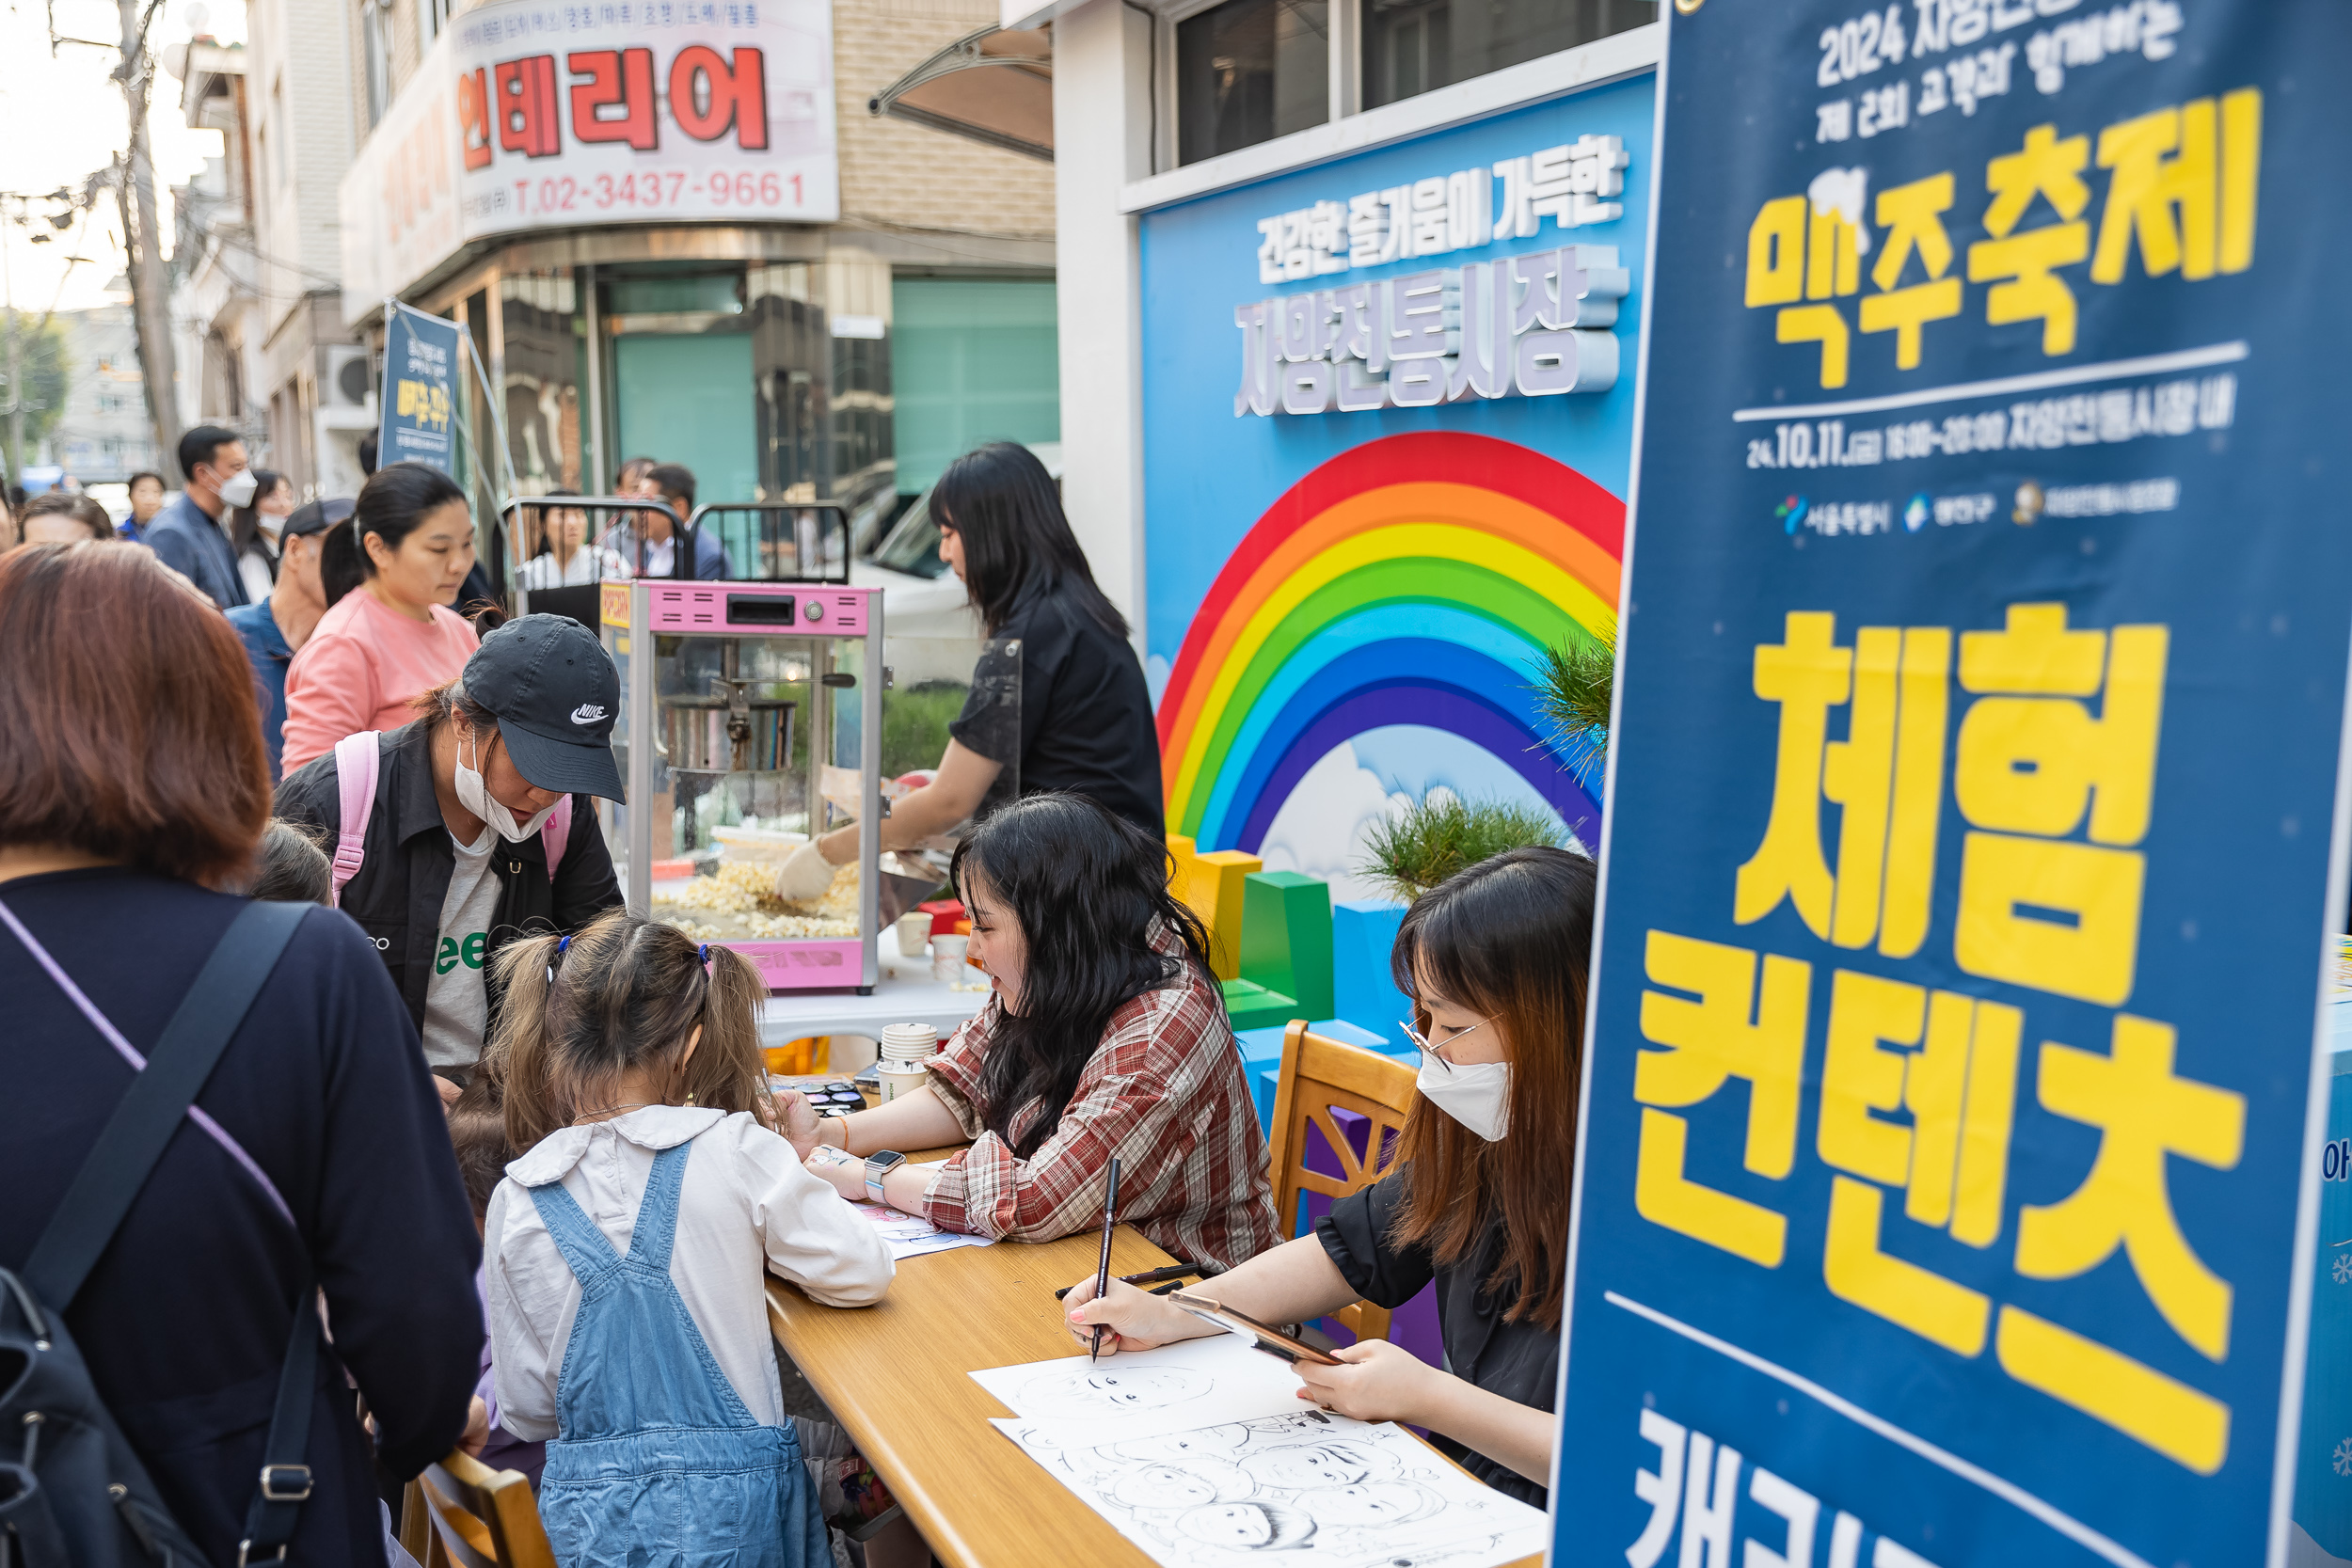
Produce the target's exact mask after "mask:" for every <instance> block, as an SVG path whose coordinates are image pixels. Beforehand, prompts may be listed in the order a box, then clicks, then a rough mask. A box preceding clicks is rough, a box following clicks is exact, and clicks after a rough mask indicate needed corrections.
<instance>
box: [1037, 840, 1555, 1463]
mask: <svg viewBox="0 0 2352 1568" xmlns="http://www.w3.org/2000/svg"><path fill="white" fill-rule="evenodd" d="M1593 890H1594V868H1593V863H1592V862H1591V861H1589V860H1587V859H1585V858H1584V857H1583V856H1581V855H1576V854H1570V853H1568V852H1567V851H1565V850H1562V849H1546V848H1530V849H1512V850H1508V851H1506V852H1504V853H1502V854H1500V855H1496V856H1494V857H1493V858H1492V859H1490V860H1485V861H1481V862H1479V863H1477V864H1476V865H1473V866H1470V867H1469V868H1468V869H1467V870H1464V871H1462V872H1460V873H1458V874H1457V875H1455V876H1454V877H1452V878H1450V879H1447V880H1446V881H1444V882H1442V883H1440V884H1439V885H1438V886H1437V887H1435V888H1433V889H1431V890H1430V891H1429V892H1427V893H1425V894H1423V895H1422V896H1421V897H1420V898H1419V899H1417V900H1416V901H1415V902H1414V904H1413V907H1412V910H1411V911H1410V912H1408V913H1407V914H1406V916H1405V923H1404V926H1403V927H1401V928H1400V929H1399V930H1398V932H1397V938H1396V946H1395V948H1394V950H1393V952H1392V953H1391V958H1390V966H1391V969H1392V970H1393V971H1394V972H1395V974H1396V981H1397V984H1398V986H1399V987H1401V988H1402V989H1403V990H1405V992H1406V994H1407V995H1409V996H1411V997H1412V998H1413V1002H1414V1015H1415V1016H1414V1019H1413V1022H1412V1023H1411V1024H1408V1025H1407V1027H1408V1029H1410V1030H1411V1032H1412V1035H1413V1040H1414V1043H1415V1044H1417V1045H1419V1046H1420V1047H1421V1049H1422V1069H1421V1079H1420V1088H1421V1095H1420V1098H1419V1099H1418V1100H1417V1101H1415V1102H1414V1105H1413V1109H1412V1112H1411V1115H1410V1116H1409V1117H1407V1118H1406V1124H1405V1134H1404V1137H1403V1139H1402V1140H1401V1141H1400V1143H1399V1145H1398V1148H1397V1154H1396V1162H1395V1164H1393V1165H1392V1166H1391V1168H1390V1170H1389V1173H1388V1174H1387V1175H1386V1176H1384V1177H1382V1178H1381V1179H1380V1180H1379V1181H1377V1182H1375V1184H1373V1185H1372V1186H1370V1187H1367V1188H1365V1189H1364V1190H1363V1191H1361V1192H1359V1193H1357V1194H1355V1195H1354V1196H1349V1197H1344V1198H1342V1199H1340V1200H1339V1201H1338V1202H1336V1203H1334V1204H1333V1205H1332V1206H1331V1212H1330V1213H1328V1214H1327V1215H1326V1216H1325V1217H1324V1218H1322V1219H1321V1220H1318V1221H1317V1222H1315V1228H1314V1233H1313V1234H1312V1235H1310V1236H1301V1237H1300V1238H1298V1239H1297V1240H1296V1241H1294V1242H1287V1243H1283V1244H1282V1245H1280V1246H1279V1247H1276V1248H1274V1249H1273V1250H1271V1251H1269V1252H1264V1253H1261V1254H1260V1255H1259V1256H1257V1257H1256V1258H1253V1259H1250V1260H1249V1261H1248V1262H1246V1263H1244V1264H1242V1265H1240V1266H1239V1267H1238V1268H1235V1269H1233V1270H1232V1272H1231V1273H1228V1274H1224V1275H1219V1276H1218V1277H1217V1279H1216V1290H1215V1294H1216V1297H1217V1299H1218V1300H1220V1301H1222V1302H1223V1303H1224V1304H1225V1305H1226V1306H1228V1307H1232V1308H1234V1309H1235V1310H1237V1311H1240V1312H1245V1313H1247V1314H1248V1315H1249V1316H1250V1317H1253V1318H1256V1319H1257V1320H1259V1321H1260V1322H1261V1323H1300V1322H1307V1321H1311V1320H1312V1319H1315V1318H1319V1317H1322V1316H1324V1315H1325V1314H1327V1313H1329V1312H1334V1311H1337V1310H1338V1309H1339V1308H1341V1307H1344V1306H1346V1305H1347V1304H1348V1303H1350V1302H1353V1301H1357V1300H1359V1299H1361V1300H1365V1301H1369V1302H1371V1303H1373V1304H1374V1305H1375V1306H1376V1307H1402V1306H1404V1305H1405V1303H1406V1302H1407V1301H1409V1300H1411V1299H1412V1297H1413V1296H1414V1295H1416V1294H1417V1293H1419V1291H1421V1289H1422V1287H1423V1286H1424V1285H1427V1284H1428V1283H1429V1282H1430V1281H1431V1280H1433V1279H1434V1280H1436V1281H1437V1286H1438V1323H1439V1324H1440V1326H1441V1329H1442V1332H1443V1336H1444V1341H1445V1358H1446V1364H1447V1366H1448V1367H1449V1368H1451V1369H1452V1370H1439V1369H1438V1368H1436V1367H1432V1366H1430V1365H1429V1364H1427V1363H1426V1362H1424V1361H1422V1360H1421V1359H1419V1358H1418V1357H1416V1356H1414V1355H1413V1354H1411V1353H1410V1352H1408V1351H1404V1350H1400V1349H1398V1348H1397V1347H1396V1346H1394V1345H1391V1344H1389V1343H1388V1342H1386V1341H1385V1340H1379V1339H1367V1340H1363V1341H1361V1342H1359V1343H1358V1344H1355V1345H1352V1346H1349V1347H1347V1348H1346V1349H1343V1350H1341V1351H1339V1352H1337V1353H1336V1354H1337V1355H1338V1356H1339V1358H1340V1360H1341V1362H1342V1363H1343V1365H1340V1366H1337V1367H1318V1366H1311V1365H1308V1364H1306V1363H1303V1362H1302V1363H1299V1364H1298V1366H1297V1367H1296V1369H1295V1370H1296V1371H1297V1372H1298V1375H1299V1379H1300V1381H1301V1382H1302V1383H1303V1384H1304V1385H1305V1386H1304V1387H1302V1388H1301V1389H1300V1390H1299V1398H1301V1399H1302V1400H1311V1401H1313V1402H1315V1403H1317V1404H1319V1405H1321V1406H1322V1407H1323V1408H1324V1409H1326V1410H1333V1411H1337V1412H1339V1413H1340V1414H1341V1415H1343V1416H1352V1417H1354V1418H1357V1419H1359V1420H1366V1421H1403V1422H1405V1423H1406V1424H1408V1425H1411V1426H1418V1427H1424V1428H1426V1429H1428V1430H1429V1431H1430V1432H1431V1433H1433V1434H1435V1435H1436V1436H1437V1438H1438V1448H1439V1449H1443V1450H1444V1451H1445V1452H1446V1453H1447V1454H1448V1455H1450V1456H1451V1457H1453V1458H1454V1459H1455V1460H1457V1461H1458V1462H1459V1463H1461V1464H1462V1465H1464V1466H1465V1467H1466V1468H1468V1469H1469V1470H1470V1473H1471V1474H1473V1475H1475V1476H1477V1477H1478V1478H1479V1479H1480V1480H1481V1481H1485V1482H1486V1484H1487V1485H1489V1486H1492V1487H1494V1488H1496V1489H1497V1490H1498V1491H1502V1492H1505V1493H1508V1494H1510V1495H1511V1496H1512V1497H1518V1498H1519V1499H1521V1500H1522V1501H1525V1502H1529V1503H1533V1504H1534V1506H1536V1507H1538V1508H1541V1507H1543V1506H1545V1503H1546V1497H1545V1488H1546V1485H1547V1484H1548V1482H1549V1479H1550V1475H1551V1445H1552V1433H1553V1431H1554V1429H1555V1426H1556V1422H1555V1421H1554V1418H1553V1416H1552V1403H1553V1399H1554V1396H1555V1391H1556V1389H1557V1386H1558V1382H1559V1370H1560V1365H1559V1355H1560V1313H1561V1307H1562V1303H1563V1297H1564V1294H1565V1284H1566V1262H1567V1238H1568V1185H1569V1173H1570V1171H1571V1169H1572V1168H1573V1164H1574V1159H1575V1153H1576V1110H1577V1083H1578V1073H1579V1070H1580V1068H1581V1059H1582V1050H1583V1041H1584V999H1585V992H1586V987H1587V976H1588V973H1589V969H1590V965H1591V960H1592V947H1593ZM1093 1296H1094V1281H1093V1278H1092V1276H1090V1275H1089V1277H1088V1278H1086V1279H1084V1280H1082V1281H1080V1282H1079V1283H1078V1284H1077V1285H1076V1286H1075V1287H1074V1288H1073V1290H1072V1291H1071V1292H1070V1294H1069V1297H1068V1299H1067V1300H1065V1301H1064V1303H1063V1306H1064V1307H1066V1308H1067V1309H1068V1310H1069V1315H1070V1316H1069V1321H1070V1325H1071V1330H1072V1332H1073V1334H1074V1335H1075V1336H1076V1337H1077V1338H1078V1340H1079V1342H1080V1343H1081V1344H1087V1343H1090V1342H1091V1340H1092V1338H1093V1336H1092V1333H1091V1329H1092V1325H1094V1324H1096V1323H1103V1324H1106V1325H1108V1326H1109V1327H1110V1328H1112V1329H1113V1330H1115V1331H1116V1335H1115V1338H1116V1342H1117V1346H1118V1348H1119V1349H1121V1350H1150V1349H1152V1347H1154V1346H1156V1345H1163V1344H1166V1343H1168V1341H1170V1340H1173V1339H1189V1338H1198V1337H1200V1336H1201V1335H1205V1334H1214V1333H1216V1332H1218V1330H1217V1329H1216V1327H1215V1326H1213V1325H1212V1324H1210V1323H1206V1322H1204V1321H1202V1320H1201V1319H1200V1318H1196V1317H1194V1316H1193V1315H1192V1314H1190V1313H1188V1312H1186V1311H1184V1310H1183V1309H1182V1308H1181V1307H1172V1306H1170V1305H1169V1304H1168V1301H1167V1300H1166V1299H1165V1298H1163V1297H1159V1296H1153V1295H1147V1294H1146V1293H1144V1291H1140V1290H1138V1289H1136V1287H1135V1286H1132V1285H1126V1284H1122V1283H1120V1282H1117V1281H1114V1282H1113V1283H1112V1285H1111V1288H1110V1293H1109V1294H1108V1295H1107V1296H1105V1297H1104V1298H1103V1299H1102V1300H1101V1301H1096V1300H1094V1299H1093ZM1109 1343H1110V1340H1109V1338H1106V1340H1105V1348H1106V1349H1107V1348H1108V1347H1109Z"/></svg>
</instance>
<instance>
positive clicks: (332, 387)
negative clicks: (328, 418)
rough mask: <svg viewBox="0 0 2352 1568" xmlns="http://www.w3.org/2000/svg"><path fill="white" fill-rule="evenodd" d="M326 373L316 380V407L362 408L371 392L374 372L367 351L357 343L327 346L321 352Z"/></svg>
mask: <svg viewBox="0 0 2352 1568" xmlns="http://www.w3.org/2000/svg"><path fill="white" fill-rule="evenodd" d="M321 352H322V353H323V354H324V355H325V356H326V373H325V374H323V375H321V376H320V377H319V406H321V407H322V408H365V407H366V406H367V405H368V394H369V393H371V392H373V391H374V390H375V370H374V365H373V362H372V361H371V359H370V357H369V355H368V351H367V349H366V348H365V347H364V346H362V345H361V344H358V343H329V344H327V345H326V348H325V349H323V350H322V351H321Z"/></svg>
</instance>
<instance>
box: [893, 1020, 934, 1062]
mask: <svg viewBox="0 0 2352 1568" xmlns="http://www.w3.org/2000/svg"><path fill="white" fill-rule="evenodd" d="M938 1053H939V1031H938V1030H937V1029H935V1028H933V1027H932V1026H931V1025H930V1024H928V1023H893V1024H890V1025H887V1026H886V1027H885V1028H884V1029H883V1030H882V1060H883V1061H885V1062H909V1063H919V1062H923V1061H927V1060H929V1059H930V1057H932V1056H935V1055H937V1054H938Z"/></svg>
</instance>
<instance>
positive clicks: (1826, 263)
mask: <svg viewBox="0 0 2352 1568" xmlns="http://www.w3.org/2000/svg"><path fill="white" fill-rule="evenodd" d="M1859 215H1860V214H1856V216H1857V217H1858V216H1859ZM1861 287H1862V230H1861V229H1860V228H1859V227H1857V226H1856V225H1855V224H1852V223H1849V222H1847V221H1846V216H1845V214H1843V213H1841V212H1839V211H1838V210H1837V209H1836V208H1835V207H1823V206H1821V205H1820V204H1819V203H1816V204H1815V205H1814V208H1813V219H1812V222H1811V223H1809V224H1808V225H1807V226H1806V230H1805V240H1804V297H1805V298H1807V299H1828V298H1831V297H1832V296H1833V295H1836V294H1850V293H1853V292H1854V291H1855V290H1856V289H1859V288H1861Z"/></svg>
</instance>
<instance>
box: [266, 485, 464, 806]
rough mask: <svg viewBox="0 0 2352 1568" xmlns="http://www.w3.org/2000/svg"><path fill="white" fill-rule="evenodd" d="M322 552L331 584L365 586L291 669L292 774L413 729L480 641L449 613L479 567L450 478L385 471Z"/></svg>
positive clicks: (288, 752)
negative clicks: (339, 748)
mask: <svg viewBox="0 0 2352 1568" xmlns="http://www.w3.org/2000/svg"><path fill="white" fill-rule="evenodd" d="M324 551H325V553H324V554H323V556H322V559H321V562H320V570H321V573H322V580H323V579H324V575H325V574H326V573H328V572H330V571H331V572H334V573H336V574H338V575H342V574H344V573H348V572H350V571H352V570H357V571H358V574H359V577H360V582H359V586H358V588H357V589H356V590H354V591H353V592H352V593H350V594H345V595H344V596H343V597H342V599H340V600H338V601H337V602H336V604H335V605H334V607H333V608H332V609H330V610H327V611H326V614H324V615H322V616H320V617H319V621H318V625H317V626H316V628H315V629H314V630H312V632H311V633H310V641H309V642H307V643H305V644H304V645H303V647H302V649H301V650H300V651H299V652H298V653H296V654H295V655H294V662H293V663H292V664H290V665H288V666H287V668H286V745H285V752H284V757H283V763H284V767H285V770H286V771H287V772H288V773H292V772H294V770H295V769H296V768H300V767H302V765H303V764H305V763H307V762H309V761H310V759H311V758H312V757H315V756H317V755H319V754H320V753H321V752H326V751H327V750H329V749H330V748H332V747H333V746H334V744H335V742H337V741H338V740H341V739H342V737H343V736H347V735H358V733H359V732H361V731H362V730H389V729H397V728H398V727H399V726H400V725H402V724H405V723H406V722H407V721H408V719H409V712H408V705H409V704H410V703H412V702H414V701H415V700H416V698H417V697H418V695H419V694H420V693H421V692H425V691H430V690H431V689H434V688H435V687H437V686H440V685H442V684H443V683H444V682H447V681H450V680H453V679H455V678H456V675H457V672H458V671H460V670H462V669H463V668H465V664H466V660H467V659H468V658H469V657H472V655H473V651H474V649H475V648H476V647H477V646H478V645H479V644H480V642H481V639H480V638H479V637H477V636H476V635H475V634H474V629H473V626H472V624H471V623H469V621H467V620H466V618H465V617H464V616H462V615H459V614H458V613H457V612H456V611H454V610H451V609H450V608H449V606H450V601H451V600H453V599H454V598H455V597H456V596H457V590H458V586H459V584H461V583H462V582H464V581H465V578H466V573H467V571H468V570H469V568H471V567H472V565H473V514H472V512H471V511H470V510H469V508H468V507H467V505H466V492H465V491H463V490H461V489H459V488H458V486H457V482H456V481H455V480H453V479H452V478H450V477H449V475H447V474H445V473H443V472H441V470H440V469H438V468H435V467H428V466H426V465H425V464H422V463H395V464H393V465H392V466H391V467H388V468H379V469H377V470H376V473H375V477H374V478H373V479H371V480H369V481H368V482H367V483H366V484H364V485H362V486H361V487H360V490H359V499H358V501H356V502H355V503H354V504H353V511H352V514H351V526H350V527H349V528H347V529H340V530H336V531H332V532H330V533H328V534H327V535H326V542H325V545H324Z"/></svg>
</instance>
